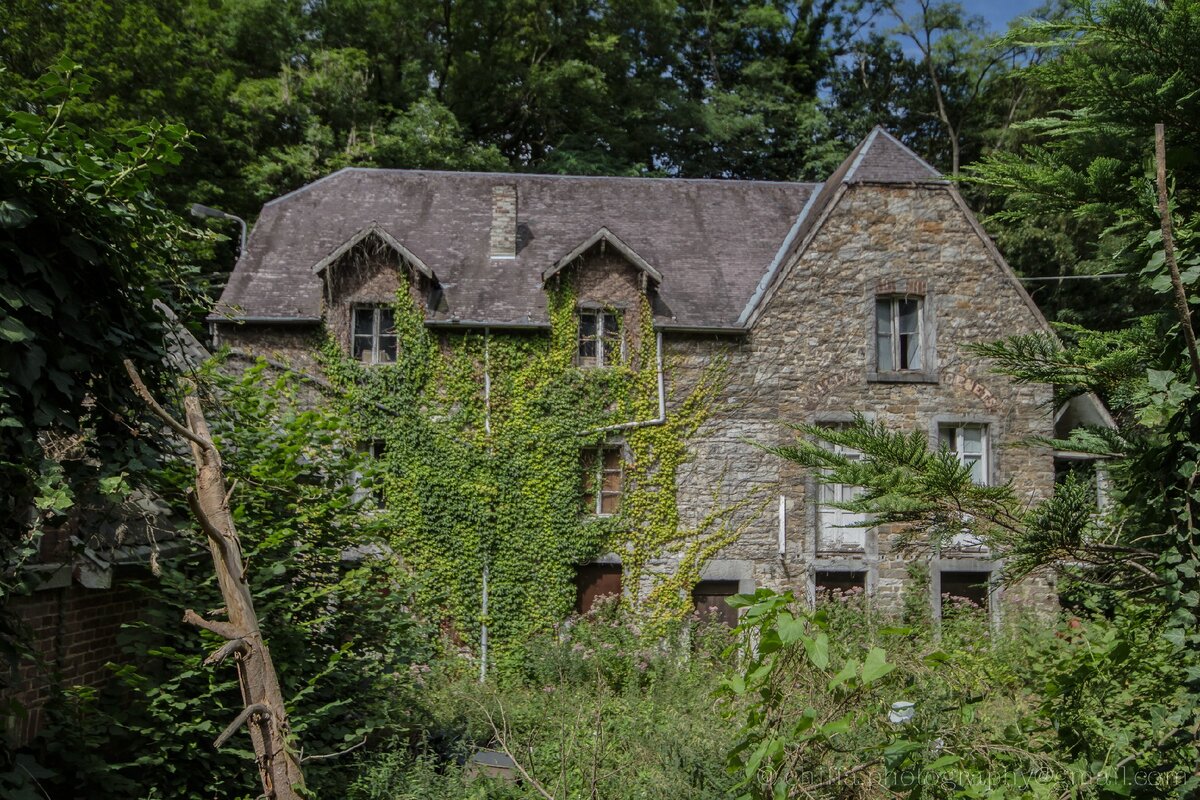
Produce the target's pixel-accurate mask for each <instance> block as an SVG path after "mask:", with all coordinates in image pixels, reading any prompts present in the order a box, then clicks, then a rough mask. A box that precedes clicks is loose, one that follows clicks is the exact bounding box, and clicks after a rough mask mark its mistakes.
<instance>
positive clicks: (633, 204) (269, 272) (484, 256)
mask: <svg viewBox="0 0 1200 800" xmlns="http://www.w3.org/2000/svg"><path fill="white" fill-rule="evenodd" d="M843 182H846V183H905V184H908V183H931V182H939V183H941V182H942V181H941V176H940V175H939V174H938V173H937V171H936V170H934V169H933V168H932V167H930V166H929V165H928V164H926V163H925V162H923V161H921V160H920V159H919V158H918V157H917V156H916V155H915V154H913V153H912V151H910V150H908V148H906V147H904V145H902V144H901V143H900V142H898V141H896V140H895V139H894V138H892V137H891V136H890V135H889V134H888V133H886V132H885V131H883V130H882V129H880V128H876V129H875V130H874V131H872V132H871V134H870V135H869V136H868V137H867V138H866V139H864V140H863V142H861V143H860V144H859V145H858V147H856V148H855V150H854V152H852V153H851V154H850V156H849V157H848V158H847V159H846V161H845V162H844V163H843V164H842V165H841V167H839V169H838V170H836V171H835V172H834V174H833V175H832V176H831V177H830V179H829V180H828V181H826V182H825V183H824V184H812V183H784V182H766V181H733V180H683V179H653V178H598V177H572V176H557V175H526V174H503V173H469V172H439V171H429V170H385V169H362V168H348V169H343V170H341V171H339V172H336V173H334V174H332V175H330V176H328V177H326V178H323V179H321V180H318V181H316V182H314V183H312V184H309V185H308V186H305V187H304V188H302V189H299V190H297V191H295V192H292V193H291V194H288V195H284V196H283V197H280V198H278V199H276V200H272V201H271V202H269V203H267V204H266V205H265V206H264V207H263V209H262V213H261V214H260V216H259V218H258V222H257V223H256V224H255V226H254V230H253V231H252V233H251V235H250V238H249V241H248V242H247V246H246V252H245V253H244V254H243V255H242V257H241V258H240V259H239V260H238V263H237V265H236V267H235V268H234V271H233V274H232V275H231V276H230V279H229V283H228V284H227V285H226V287H225V291H224V293H223V294H222V296H221V300H220V303H219V304H218V307H217V309H216V311H215V313H214V314H213V316H212V317H210V319H214V320H228V319H233V320H238V319H241V320H245V321H254V322H317V321H319V320H320V317H321V287H322V284H321V277H320V276H319V275H318V274H317V273H316V272H315V268H316V267H317V266H318V265H319V264H321V262H322V261H323V260H325V259H327V258H328V257H329V256H330V254H332V253H334V252H335V251H336V250H338V249H339V248H340V247H342V246H344V245H345V244H346V243H347V242H348V241H350V240H352V239H353V238H354V237H355V236H356V235H359V234H361V233H362V232H363V231H364V229H367V228H373V229H374V230H378V231H381V232H382V234H383V236H382V238H385V240H386V239H392V240H394V241H395V242H397V243H399V244H400V245H402V246H403V248H405V249H406V250H407V251H409V252H410V253H411V254H412V255H413V256H415V257H416V258H418V259H419V260H420V262H421V263H422V265H424V266H426V267H428V269H429V270H430V271H432V273H433V274H434V275H435V276H436V277H437V280H438V281H439V282H440V284H441V285H442V287H443V290H444V293H445V298H446V303H447V307H448V311H446V312H444V313H441V314H439V315H438V319H436V320H431V321H438V322H446V323H451V324H484V323H487V324H491V325H495V326H500V325H516V326H538V327H540V326H543V325H546V324H547V317H546V300H545V293H544V291H543V289H542V284H541V281H542V275H543V273H547V272H549V271H553V268H554V266H555V265H556V264H558V263H559V262H560V261H561V260H562V259H563V258H564V257H565V256H567V255H568V254H570V253H572V251H574V250H576V249H577V248H578V247H579V246H580V245H581V244H583V243H585V242H587V241H588V240H589V239H591V238H592V237H594V236H596V234H597V232H598V231H600V230H601V229H602V228H604V229H607V232H608V233H609V234H610V235H611V236H612V237H615V238H616V239H618V240H619V241H620V242H621V243H623V244H624V245H625V246H626V247H627V248H628V249H629V250H632V251H633V252H634V253H635V254H636V255H637V256H638V257H640V258H641V259H642V260H643V261H644V262H645V264H647V265H649V266H650V267H651V268H653V270H654V271H656V272H657V273H660V274H661V275H662V282H661V284H660V285H659V287H658V289H659V297H660V299H661V301H662V303H661V306H660V311H661V312H662V313H660V314H659V315H658V316H657V318H656V322H657V324H659V325H660V326H661V327H664V328H670V327H678V328H703V329H706V328H727V329H738V328H740V327H741V326H742V325H743V324H744V319H745V316H746V312H747V311H748V304H750V303H752V302H753V300H754V298H755V297H756V296H758V294H759V293H760V291H761V288H762V287H763V286H765V284H766V283H767V282H769V280H770V278H771V276H772V275H774V273H775V272H776V271H777V270H778V268H779V265H780V263H781V262H782V261H783V260H785V259H786V258H787V257H788V256H789V255H790V254H791V253H792V251H793V250H794V248H795V247H796V246H798V244H799V242H800V241H802V240H803V238H804V233H805V232H806V230H807V229H808V228H809V227H811V225H812V224H814V221H815V220H816V219H817V218H818V217H819V216H820V212H821V210H822V206H823V205H824V204H826V203H828V202H829V200H830V199H831V198H832V197H833V195H834V194H835V192H836V187H837V185H840V184H841V183H843ZM500 185H510V186H511V185H515V186H516V187H517V219H518V225H519V228H518V245H517V256H516V258H514V259H506V260H502V259H492V258H490V257H489V250H488V248H489V230H490V227H491V223H492V187H494V186H500Z"/></svg>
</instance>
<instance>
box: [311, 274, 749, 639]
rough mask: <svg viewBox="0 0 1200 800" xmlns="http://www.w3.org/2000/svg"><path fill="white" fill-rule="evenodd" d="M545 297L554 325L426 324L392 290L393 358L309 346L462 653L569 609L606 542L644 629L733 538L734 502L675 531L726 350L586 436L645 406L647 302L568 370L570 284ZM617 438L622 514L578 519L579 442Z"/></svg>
mask: <svg viewBox="0 0 1200 800" xmlns="http://www.w3.org/2000/svg"><path fill="white" fill-rule="evenodd" d="M548 303H549V317H550V332H549V336H547V335H546V334H545V333H544V332H526V331H504V332H502V333H496V332H494V331H493V332H490V333H488V332H483V331H478V330H472V331H453V332H439V331H431V330H430V329H429V328H428V327H427V326H426V325H425V320H424V314H423V310H422V309H421V308H420V306H419V303H418V302H415V301H414V299H413V297H412V296H411V295H410V293H409V291H408V290H407V288H402V289H401V290H400V291H399V292H398V293H397V295H396V300H395V308H394V310H395V321H396V333H397V340H398V343H399V344H398V352H397V358H396V362H395V363H394V364H388V365H374V366H364V365H362V364H359V363H358V362H357V361H354V360H353V359H350V358H348V357H347V355H346V353H345V351H344V349H343V347H341V346H340V345H339V344H338V343H337V342H336V341H335V340H334V339H333V338H332V337H327V339H326V341H325V343H324V345H323V346H322V348H321V360H322V364H323V367H324V369H325V372H326V374H327V375H328V376H329V379H330V381H331V382H332V383H333V384H334V385H335V386H336V387H338V388H339V389H340V390H341V394H342V396H343V397H345V398H346V404H347V410H348V412H349V415H350V417H351V418H352V419H354V420H356V425H357V426H358V433H359V435H361V437H362V438H363V441H364V442H367V441H375V442H379V443H380V444H382V448H381V452H380V454H379V457H378V459H377V461H376V463H375V468H374V469H373V470H372V471H371V472H370V473H369V474H368V475H367V477H366V480H368V481H369V482H371V486H372V488H374V489H375V490H376V491H377V493H378V494H380V495H381V496H382V498H383V503H382V507H381V509H380V510H379V511H378V512H377V513H378V514H380V515H381V521H382V522H383V526H384V528H385V529H387V530H389V531H390V532H391V533H390V537H391V545H392V547H393V548H394V549H395V550H396V551H397V552H398V553H399V554H400V555H402V556H403V558H404V559H405V560H406V561H407V562H408V563H409V565H410V566H411V567H412V569H413V571H414V573H415V575H416V578H417V581H418V587H419V588H418V596H419V598H420V599H421V600H422V601H424V603H425V604H426V605H427V607H430V608H440V609H443V610H444V624H445V626H446V628H447V629H448V632H450V633H451V634H452V635H453V636H455V637H457V638H458V639H459V640H460V641H462V642H463V643H464V644H466V645H467V646H469V647H471V648H472V649H474V648H475V646H476V645H477V643H478V641H479V631H480V626H481V624H482V623H484V622H485V621H486V623H487V625H488V628H489V637H490V640H491V641H492V642H493V648H494V649H493V653H494V654H495V656H496V659H497V660H499V661H503V659H504V657H505V655H506V654H508V653H510V652H511V651H512V648H513V646H514V645H516V644H518V643H520V642H521V641H522V640H524V639H525V638H526V637H527V636H528V635H530V634H531V633H533V632H534V631H538V630H545V629H547V628H548V627H550V626H552V625H553V624H555V623H557V622H559V621H561V620H562V619H563V618H564V617H566V616H567V615H568V614H569V613H570V611H571V610H572V607H573V604H574V600H575V585H574V575H575V566H576V565H578V564H581V563H586V562H588V561H590V560H593V559H595V558H596V557H597V556H600V555H602V554H604V553H608V552H615V553H617V554H618V555H619V556H620V557H621V560H622V563H623V570H624V581H625V585H626V586H627V587H629V588H630V589H631V590H632V591H630V592H627V595H628V602H630V603H631V604H633V605H634V606H635V607H637V608H639V609H640V610H641V611H642V612H644V615H645V617H646V619H647V620H648V621H649V622H651V623H653V624H650V625H648V626H647V630H654V629H656V628H657V627H658V623H662V622H666V621H668V620H670V619H672V618H676V617H678V616H681V615H682V614H683V613H685V612H686V611H687V610H689V609H690V599H689V597H690V594H689V593H690V589H691V587H692V586H693V585H694V584H695V582H696V581H697V580H698V579H699V574H700V569H701V568H702V566H703V564H704V562H705V560H706V559H708V558H709V557H711V556H712V554H713V553H715V552H716V551H717V550H719V549H720V548H721V547H723V546H725V545H727V544H729V543H730V542H732V541H733V539H734V538H736V536H737V534H738V532H739V530H738V528H737V526H736V525H734V524H733V522H732V520H733V519H734V517H735V516H736V515H735V514H734V511H735V509H730V508H726V509H720V510H717V511H711V512H710V513H709V514H708V515H707V516H706V517H705V518H704V519H703V520H701V522H700V523H699V524H698V525H697V526H695V527H692V528H688V529H684V528H681V526H680V512H679V506H678V501H677V492H676V482H677V478H678V474H679V469H680V466H681V465H682V464H683V463H684V462H685V460H686V458H687V450H686V443H687V441H688V439H689V438H690V437H691V436H692V435H693V434H695V432H696V431H697V430H698V429H699V428H700V426H701V425H702V424H703V423H704V421H705V420H706V419H708V418H709V416H710V413H711V409H712V407H713V404H714V402H715V400H716V399H717V397H718V395H719V394H720V391H721V388H722V386H723V380H724V362H723V360H722V359H717V360H716V361H715V362H714V363H713V364H710V365H709V366H708V367H706V368H705V369H704V370H702V373H701V375H700V376H699V378H698V380H696V381H695V385H694V386H693V387H692V388H691V389H690V390H689V391H688V393H687V394H686V396H685V397H683V398H682V399H681V400H680V402H678V403H676V404H675V405H674V407H673V408H672V409H670V410H669V411H668V413H667V414H666V415H665V417H664V419H663V420H662V421H661V422H660V423H659V424H649V425H640V426H636V427H627V428H624V429H623V430H620V431H616V432H613V431H603V430H599V429H602V428H604V427H606V426H612V425H620V424H623V423H627V422H630V421H651V420H655V418H656V417H657V416H658V386H657V371H656V361H657V355H658V354H657V352H656V339H655V333H654V330H653V325H652V315H651V311H650V307H649V303H648V302H647V301H645V300H643V302H642V304H641V307H640V308H638V309H637V310H636V312H634V313H632V314H630V316H631V317H633V318H635V319H636V324H637V325H638V326H639V328H638V331H639V333H640V336H639V337H638V340H639V343H638V347H637V348H636V352H635V353H633V354H632V357H631V358H629V359H627V360H626V362H625V363H623V364H618V365H613V366H610V367H606V368H603V369H579V368H577V367H576V366H575V363H574V354H575V348H576V341H577V333H578V330H577V325H578V322H577V316H576V313H575V309H576V294H575V288H574V287H573V286H572V285H571V283H570V281H562V282H561V283H559V282H556V285H554V286H553V287H549V288H548ZM626 333H628V331H622V334H623V335H624V334H626ZM655 421H656V420H655ZM614 440H623V442H624V445H625V450H626V456H627V463H626V465H625V476H626V477H625V482H624V487H623V496H622V503H621V510H620V512H619V513H618V514H616V515H614V516H611V517H596V516H591V515H588V514H586V513H585V511H584V504H583V493H584V483H583V480H584V479H583V474H582V470H581V462H580V456H581V452H582V450H583V449H584V448H587V447H594V446H597V445H600V444H603V443H605V442H612V441H614ZM378 449H379V448H377V450H378ZM664 556H665V557H667V560H668V562H669V563H672V564H677V566H676V568H675V569H674V570H673V571H672V570H668V571H666V572H664V571H662V570H660V569H654V568H652V562H653V561H654V560H655V559H660V558H662V557H664ZM485 565H486V567H487V572H488V585H489V591H488V595H489V608H488V614H487V618H486V620H485V619H484V618H483V615H482V610H481V595H482V588H483V587H482V581H483V574H484V567H485ZM639 589H640V591H639Z"/></svg>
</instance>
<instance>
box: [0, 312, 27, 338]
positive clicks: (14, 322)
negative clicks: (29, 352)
mask: <svg viewBox="0 0 1200 800" xmlns="http://www.w3.org/2000/svg"><path fill="white" fill-rule="evenodd" d="M32 338H33V331H31V330H30V329H29V328H28V327H26V325H25V323H23V322H21V320H19V319H17V318H16V317H5V318H4V319H0V339H4V340H5V341H6V342H25V341H28V340H30V339H32Z"/></svg>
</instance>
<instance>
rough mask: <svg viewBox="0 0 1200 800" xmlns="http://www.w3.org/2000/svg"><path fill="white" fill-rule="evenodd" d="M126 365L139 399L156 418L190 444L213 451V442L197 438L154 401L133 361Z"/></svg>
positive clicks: (126, 361)
mask: <svg viewBox="0 0 1200 800" xmlns="http://www.w3.org/2000/svg"><path fill="white" fill-rule="evenodd" d="M124 363H125V371H126V372H127V373H129V380H130V381H131V382H132V383H133V390H134V391H135V392H136V393H137V396H138V397H140V398H142V402H144V403H145V404H146V405H148V406H150V410H151V411H153V412H154V415H155V416H156V417H158V418H159V419H161V420H162V421H163V422H164V423H166V426H167V427H168V428H170V429H171V430H173V431H175V433H177V434H179V435H180V436H182V437H183V438H185V439H187V440H188V441H189V442H192V443H193V444H196V445H198V446H200V447H203V448H204V449H206V450H211V449H212V447H213V443H212V442H210V441H208V440H207V439H202V438H200V437H199V436H197V435H196V434H195V433H193V432H192V431H191V430H190V429H188V428H187V427H186V426H184V425H183V424H181V423H180V422H179V420H177V419H175V418H174V417H172V416H171V415H170V413H168V411H167V410H166V409H165V408H163V407H162V406H160V405H159V404H158V401H157V400H155V399H154V395H152V394H150V390H149V389H148V388H146V384H145V383H143V382H142V376H141V375H140V374H138V371H137V367H135V366H134V365H133V362H132V361H130V360H129V359H128V358H127V359H125V362H124Z"/></svg>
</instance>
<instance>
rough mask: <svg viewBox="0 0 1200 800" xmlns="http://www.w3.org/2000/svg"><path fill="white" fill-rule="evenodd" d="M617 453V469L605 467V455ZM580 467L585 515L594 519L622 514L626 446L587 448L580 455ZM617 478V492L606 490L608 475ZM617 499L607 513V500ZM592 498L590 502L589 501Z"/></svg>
mask: <svg viewBox="0 0 1200 800" xmlns="http://www.w3.org/2000/svg"><path fill="white" fill-rule="evenodd" d="M608 453H615V454H616V457H617V467H616V469H610V468H608V467H606V466H605V455H606V454H608ZM580 462H581V464H580V466H581V467H582V472H583V505H584V513H586V514H587V515H588V516H592V517H603V518H608V517H615V516H617V515H618V514H620V513H621V498H622V496H623V495H624V493H625V445H624V444H621V443H615V444H602V445H596V446H595V447H585V448H583V451H582V453H581V454H580ZM611 474H615V475H616V476H617V488H616V490H607V489H605V488H604V478H605V476H606V475H611ZM606 497H607V498H614V497H615V498H616V501H615V507H614V508H613V509H612V510H610V511H606V510H605V508H604V500H605V498H606ZM589 498H590V501H589Z"/></svg>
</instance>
